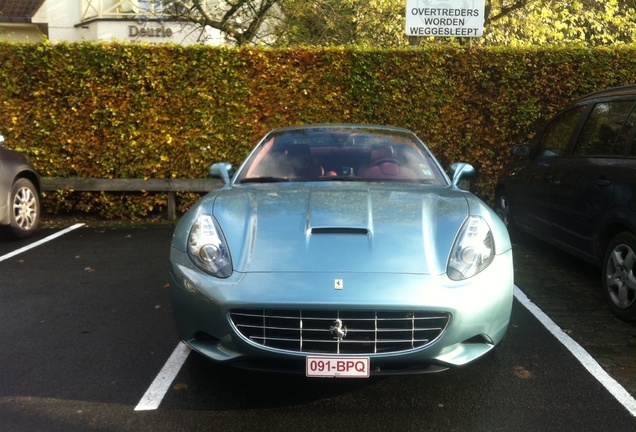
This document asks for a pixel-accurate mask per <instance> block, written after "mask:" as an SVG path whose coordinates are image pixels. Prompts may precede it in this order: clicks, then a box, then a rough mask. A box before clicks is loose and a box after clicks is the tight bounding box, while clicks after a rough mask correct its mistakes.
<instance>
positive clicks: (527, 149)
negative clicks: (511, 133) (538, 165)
mask: <svg viewBox="0 0 636 432" xmlns="http://www.w3.org/2000/svg"><path fill="white" fill-rule="evenodd" d="M532 150H533V147H532V146H531V145H530V144H517V145H515V146H513V147H512V150H511V151H510V152H511V153H512V155H513V156H516V157H522V158H525V157H530V156H531V154H532Z"/></svg>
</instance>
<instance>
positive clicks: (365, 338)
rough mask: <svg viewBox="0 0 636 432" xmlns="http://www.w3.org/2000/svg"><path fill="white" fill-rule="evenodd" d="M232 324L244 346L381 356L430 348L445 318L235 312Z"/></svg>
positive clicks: (437, 315) (435, 315) (412, 314)
mask: <svg viewBox="0 0 636 432" xmlns="http://www.w3.org/2000/svg"><path fill="white" fill-rule="evenodd" d="M230 317H231V320H232V324H233V325H234V327H235V328H236V330H237V331H238V333H239V334H240V335H241V336H243V337H244V338H245V339H247V340H248V341H249V342H251V343H253V344H255V345H259V346H264V347H268V348H272V349H277V350H283V351H288V352H295V353H307V354H363V355H364V354H380V353H395V352H401V351H408V350H413V349H417V348H422V347H425V346H426V345H429V344H431V343H432V342H433V341H435V340H436V339H437V338H439V337H440V336H441V334H442V333H443V332H444V330H445V329H446V327H447V326H448V323H449V321H450V314H448V313H439V312H420V311H314V310H270V309H238V310H233V311H231V312H230Z"/></svg>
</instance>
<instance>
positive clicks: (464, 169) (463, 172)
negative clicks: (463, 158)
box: [450, 162, 475, 190]
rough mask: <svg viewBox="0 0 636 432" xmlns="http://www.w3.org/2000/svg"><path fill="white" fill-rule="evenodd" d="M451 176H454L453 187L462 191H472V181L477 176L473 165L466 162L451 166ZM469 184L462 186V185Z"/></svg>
mask: <svg viewBox="0 0 636 432" xmlns="http://www.w3.org/2000/svg"><path fill="white" fill-rule="evenodd" d="M450 174H451V176H452V181H453V186H455V187H458V188H460V189H466V190H470V181H469V180H470V179H471V178H472V177H473V176H474V175H475V168H474V167H473V166H472V165H471V164H467V163H464V162H456V163H454V164H453V165H451V168H450ZM461 182H464V183H468V184H462V185H461V186H460V183H461Z"/></svg>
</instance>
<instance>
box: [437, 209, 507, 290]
mask: <svg viewBox="0 0 636 432" xmlns="http://www.w3.org/2000/svg"><path fill="white" fill-rule="evenodd" d="M494 258H495V242H494V239H493V236H492V231H490V227H489V226H488V224H487V223H486V221H485V220H483V219H482V218H481V217H479V216H470V217H469V218H468V219H467V220H466V222H464V225H463V226H462V228H461V229H460V230H459V235H458V236H457V239H456V240H455V244H454V245H453V249H452V250H451V255H450V259H449V260H448V270H447V274H448V277H449V278H451V279H452V280H456V281H458V280H464V279H468V278H469V277H472V276H475V275H476V274H477V273H479V272H481V271H482V270H483V269H485V268H486V267H488V266H489V265H490V263H491V262H492V260H493V259H494Z"/></svg>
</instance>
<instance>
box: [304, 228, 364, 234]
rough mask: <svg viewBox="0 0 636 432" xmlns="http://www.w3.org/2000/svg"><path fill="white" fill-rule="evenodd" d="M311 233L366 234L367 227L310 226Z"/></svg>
mask: <svg viewBox="0 0 636 432" xmlns="http://www.w3.org/2000/svg"><path fill="white" fill-rule="evenodd" d="M311 233H312V234H361V235H368V234H369V230H368V229H367V228H348V227H342V228H337V227H331V228H312V229H311Z"/></svg>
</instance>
